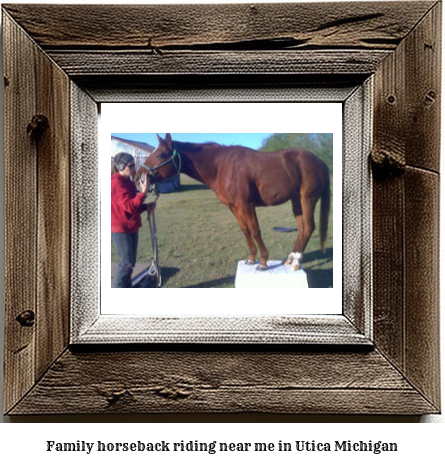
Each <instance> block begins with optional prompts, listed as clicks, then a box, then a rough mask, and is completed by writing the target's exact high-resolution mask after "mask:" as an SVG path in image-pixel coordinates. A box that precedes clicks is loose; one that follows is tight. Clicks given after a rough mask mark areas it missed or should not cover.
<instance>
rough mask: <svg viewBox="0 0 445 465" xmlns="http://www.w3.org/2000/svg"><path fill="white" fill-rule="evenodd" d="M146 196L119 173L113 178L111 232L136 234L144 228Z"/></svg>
mask: <svg viewBox="0 0 445 465" xmlns="http://www.w3.org/2000/svg"><path fill="white" fill-rule="evenodd" d="M145 199H146V195H145V194H143V193H142V192H141V193H139V192H138V190H137V189H136V186H135V184H134V182H133V181H132V180H131V179H130V178H127V177H125V176H121V175H120V174H119V173H116V174H113V175H112V176H111V232H112V233H122V232H125V233H135V232H138V230H139V228H140V227H141V226H142V222H141V213H142V212H143V211H145V210H146V205H144V200H145Z"/></svg>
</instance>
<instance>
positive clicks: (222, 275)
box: [111, 175, 333, 288]
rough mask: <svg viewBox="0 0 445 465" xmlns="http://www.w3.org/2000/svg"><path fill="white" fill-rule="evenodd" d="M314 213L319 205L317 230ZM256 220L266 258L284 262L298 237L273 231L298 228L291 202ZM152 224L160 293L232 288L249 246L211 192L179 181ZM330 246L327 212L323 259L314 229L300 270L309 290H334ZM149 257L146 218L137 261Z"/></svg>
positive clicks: (263, 212)
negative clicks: (326, 250) (238, 264)
mask: <svg viewBox="0 0 445 465" xmlns="http://www.w3.org/2000/svg"><path fill="white" fill-rule="evenodd" d="M331 203H332V202H331ZM318 208H319V205H318V204H317V209H316V212H315V220H316V224H317V225H318V219H319V210H318ZM257 215H258V220H259V223H260V227H261V233H262V236H263V240H264V243H265V244H266V246H267V248H268V249H269V258H270V259H271V260H281V259H283V258H284V257H287V255H288V254H289V253H290V252H291V251H292V248H293V247H294V244H295V239H296V234H297V233H296V232H295V231H294V232H286V233H283V232H277V231H274V227H286V228H296V221H295V219H294V217H293V214H292V207H291V204H290V202H288V203H286V204H283V205H279V206H277V207H268V208H257ZM156 224H157V231H158V245H159V261H160V265H161V269H162V281H163V287H166V288H177V287H219V288H231V287H233V284H234V279H235V272H236V265H237V262H238V260H245V259H246V258H247V255H248V249H247V244H246V241H245V238H244V235H243V233H242V232H241V230H240V228H239V226H238V223H237V221H236V219H235V217H234V216H233V214H232V213H231V212H230V210H229V209H228V208H227V207H226V206H225V205H223V204H221V203H220V202H219V200H218V199H217V198H216V195H215V194H214V192H213V191H212V190H211V189H209V188H207V187H206V186H203V185H202V184H200V183H198V182H196V181H194V180H192V179H190V178H189V177H187V176H184V175H181V187H180V189H179V190H177V191H176V192H172V193H168V194H161V196H160V197H159V199H158V202H157V208H156ZM332 246H333V244H332V212H331V215H330V221H329V232H328V252H327V254H326V255H323V254H322V253H321V251H320V238H319V231H318V227H317V228H316V229H315V231H314V234H313V235H312V237H311V240H310V241H309V244H308V247H307V248H306V252H305V257H304V263H303V268H304V269H305V270H306V272H307V273H308V279H309V284H310V285H312V286H314V287H331V286H332V266H333V262H332ZM111 257H112V261H118V257H117V253H116V250H115V248H114V244H113V243H112V249H111ZM152 257H153V252H152V248H151V240H150V232H149V228H148V224H147V220H146V216H145V215H144V216H143V227H142V228H141V230H140V232H139V248H138V259H137V260H138V262H145V263H146V262H150V261H151V259H152ZM257 258H259V257H257Z"/></svg>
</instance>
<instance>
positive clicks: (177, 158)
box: [142, 149, 182, 176]
mask: <svg viewBox="0 0 445 465" xmlns="http://www.w3.org/2000/svg"><path fill="white" fill-rule="evenodd" d="M170 163H173V166H174V167H175V169H176V171H177V172H178V173H180V172H181V168H182V158H181V154H180V153H179V152H178V151H177V150H176V149H174V150H173V153H172V156H171V157H170V159H169V160H167V161H164V162H163V163H161V164H159V165H157V166H155V167H153V168H150V167H149V166H147V165H146V164H145V163H142V166H143V167H144V168H146V169H147V170H148V171H150V173H151V174H152V175H153V176H154V175H155V174H156V173H155V170H158V169H159V168H162V167H163V166H165V165H168V164H170Z"/></svg>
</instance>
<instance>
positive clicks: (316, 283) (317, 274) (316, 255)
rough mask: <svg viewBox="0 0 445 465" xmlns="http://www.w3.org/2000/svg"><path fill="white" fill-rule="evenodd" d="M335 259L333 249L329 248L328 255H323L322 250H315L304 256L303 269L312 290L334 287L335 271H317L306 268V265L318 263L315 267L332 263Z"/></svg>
mask: <svg viewBox="0 0 445 465" xmlns="http://www.w3.org/2000/svg"><path fill="white" fill-rule="evenodd" d="M332 258H333V249H332V248H329V249H327V250H326V253H323V252H322V251H321V250H315V251H313V252H309V253H307V254H304V258H303V269H304V271H305V272H306V274H307V281H308V285H309V287H310V288H327V287H332V286H333V284H334V273H333V269H332V268H330V269H327V270H317V269H313V268H310V267H305V266H304V264H305V263H310V262H312V261H317V264H316V265H315V266H319V265H320V262H321V264H325V263H329V262H332Z"/></svg>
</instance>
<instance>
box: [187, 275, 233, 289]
mask: <svg viewBox="0 0 445 465" xmlns="http://www.w3.org/2000/svg"><path fill="white" fill-rule="evenodd" d="M234 282H235V276H234V275H232V276H226V277H225V278H218V279H213V280H212V281H206V282H203V283H199V284H194V285H193V286H187V288H196V287H202V288H206V287H207V288H209V287H226V286H228V285H233V283H234Z"/></svg>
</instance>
